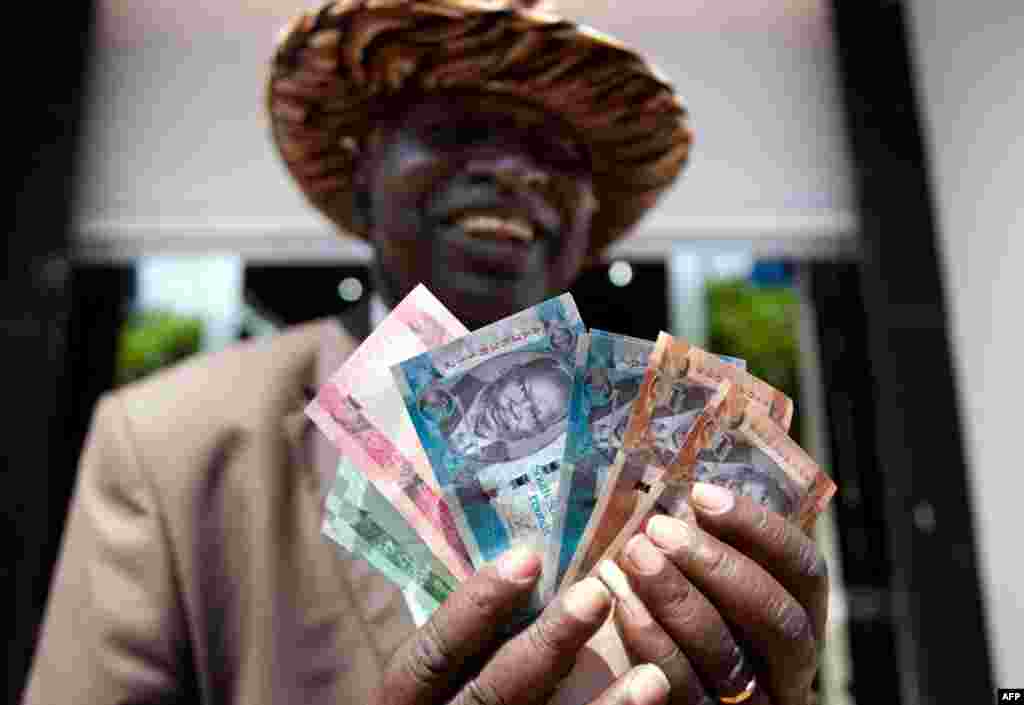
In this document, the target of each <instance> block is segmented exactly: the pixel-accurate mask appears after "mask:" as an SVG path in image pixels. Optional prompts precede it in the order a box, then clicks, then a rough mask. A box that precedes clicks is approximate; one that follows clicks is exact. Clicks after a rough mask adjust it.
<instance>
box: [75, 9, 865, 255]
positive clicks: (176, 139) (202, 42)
mask: <svg viewBox="0 0 1024 705" xmlns="http://www.w3.org/2000/svg"><path fill="white" fill-rule="evenodd" d="M310 4H311V3H309V2H307V1H306V0H247V1H246V2H244V3H230V2H229V3H210V2H207V0H149V1H148V2H142V3H140V2H133V1H132V0H99V2H98V3H97V5H98V11H99V16H98V18H97V19H98V21H97V29H98V32H97V34H98V52H97V56H96V61H95V70H94V72H93V81H92V91H91V93H92V94H91V101H90V109H89V111H88V118H87V125H86V130H85V140H84V149H83V159H84V165H83V167H84V168H83V172H82V174H83V179H82V188H81V190H80V202H79V204H78V208H77V214H76V216H77V221H78V229H79V231H80V232H81V233H82V236H83V238H84V239H87V240H88V239H92V240H95V241H104V240H110V239H117V238H119V237H120V238H121V239H135V240H139V239H143V240H147V241H148V242H150V243H152V244H153V245H154V246H159V245H160V244H161V243H163V245H166V244H167V243H169V242H172V241H175V240H176V241H179V242H192V243H195V242H201V241H205V242H207V243H209V247H211V248H213V249H220V248H232V247H234V246H236V245H238V244H239V243H244V242H245V241H247V240H250V241H251V240H254V239H255V240H257V241H259V240H266V239H267V237H268V235H269V236H270V237H271V238H272V239H273V240H274V246H275V247H277V248H285V249H287V250H289V251H292V252H299V253H301V252H302V251H303V249H304V248H305V249H307V251H308V250H309V249H310V248H312V247H315V244H316V243H315V242H312V241H316V239H317V237H323V236H326V237H328V238H330V236H331V233H332V232H333V231H332V229H331V228H330V227H329V226H328V225H327V223H326V221H324V219H322V218H320V217H319V216H318V215H317V214H316V213H315V212H314V211H313V209H312V208H310V207H309V206H307V205H306V203H305V202H304V201H303V199H302V198H301V197H300V196H299V194H298V190H297V189H296V188H295V187H294V185H293V184H292V183H291V181H290V179H289V178H288V176H287V174H286V173H285V170H284V169H283V167H282V166H281V164H280V162H279V159H278V158H277V156H276V155H275V154H274V153H273V151H272V148H271V144H270V139H269V135H268V130H267V120H266V118H265V116H264V114H263V105H262V100H263V97H262V92H263V89H264V81H265V80H266V70H267V64H268V61H269V59H270V56H271V53H272V50H273V45H274V37H275V36H276V33H277V30H278V29H279V28H280V27H281V26H283V25H284V24H285V22H286V21H287V20H288V19H289V18H290V17H291V16H293V15H294V14H295V13H296V12H297V11H300V10H302V9H305V8H306V7H308V6H310ZM559 5H560V6H561V7H562V9H563V11H564V13H565V14H566V15H567V16H568V17H571V18H573V19H577V20H580V21H585V22H587V23H589V24H592V25H593V26H595V27H597V28H599V29H601V30H603V31H607V32H608V33H610V34H613V35H615V36H617V37H619V38H620V39H622V40H623V41H625V42H627V43H629V44H632V45H637V46H640V47H641V48H642V49H643V51H644V52H645V54H647V55H648V56H649V57H650V58H651V59H652V60H653V61H654V62H655V63H656V64H657V65H658V66H659V67H660V68H661V69H662V70H663V72H664V73H665V74H667V75H668V76H669V77H670V78H671V79H672V80H673V81H675V83H676V85H677V87H678V89H679V92H680V94H681V97H682V99H683V102H684V104H685V105H687V106H688V108H689V109H690V111H691V114H692V121H693V125H694V128H695V130H696V133H697V139H696V146H695V149H694V152H693V157H692V160H691V163H690V165H689V167H688V168H687V171H686V173H685V176H684V177H683V179H682V180H681V183H679V185H678V186H677V187H676V188H675V189H674V190H673V191H672V193H671V194H670V195H669V196H668V197H667V198H666V199H665V200H664V202H663V203H662V204H661V207H659V208H658V209H657V210H656V211H655V212H654V214H653V215H652V217H651V218H649V219H648V220H647V221H645V223H644V228H643V230H645V231H647V232H652V233H653V232H655V231H657V233H656V236H657V238H659V241H660V242H663V243H664V242H665V240H666V239H667V238H670V237H684V238H685V237H689V238H693V237H697V238H705V237H712V238H714V237H731V238H743V237H746V236H751V237H755V238H756V237H758V236H768V237H780V236H781V237H800V238H804V239H814V238H817V237H818V236H819V235H828V234H830V231H833V232H832V233H831V234H834V231H835V230H837V229H841V230H847V231H849V230H850V229H851V228H850V227H849V225H850V223H849V220H850V218H849V215H850V213H851V211H852V210H853V204H852V195H851V188H850V183H849V176H848V162H847V157H846V141H845V137H844V133H843V125H842V119H841V104H840V103H839V101H838V99H837V96H836V86H835V70H834V63H833V42H832V35H831V31H830V25H829V17H828V13H827V11H826V8H827V7H828V2H827V0H717V1H715V2H712V1H711V0H644V2H640V3H623V2H618V3H615V2H612V1H611V0H563V1H562V2H560V3H559ZM669 246H670V243H665V244H663V245H662V246H661V247H662V248H663V249H664V250H667V249H668V248H669ZM144 250H145V248H144ZM363 254H365V252H364V253H363Z"/></svg>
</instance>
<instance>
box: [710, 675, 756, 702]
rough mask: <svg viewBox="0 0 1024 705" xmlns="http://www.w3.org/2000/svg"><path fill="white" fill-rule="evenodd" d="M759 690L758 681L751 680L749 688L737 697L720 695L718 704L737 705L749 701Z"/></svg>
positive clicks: (748, 684)
mask: <svg viewBox="0 0 1024 705" xmlns="http://www.w3.org/2000/svg"><path fill="white" fill-rule="evenodd" d="M755 690H757V679H756V678H751V679H750V682H749V683H747V687H746V688H744V689H743V690H742V691H740V692H739V693H737V694H736V695H719V696H718V702H720V703H724V704H725V705H736V703H741V702H743V701H744V700H746V699H748V698H749V697H750V696H751V695H753V694H754V691H755Z"/></svg>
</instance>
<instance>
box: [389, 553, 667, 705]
mask: <svg viewBox="0 0 1024 705" xmlns="http://www.w3.org/2000/svg"><path fill="white" fill-rule="evenodd" d="M540 569H541V562H540V559H539V557H538V556H537V555H536V554H534V553H530V552H529V551H526V550H514V551H510V552H509V553H507V554H506V555H504V556H502V557H501V558H500V559H499V560H498V561H497V563H496V564H495V565H493V566H488V567H486V568H483V569H482V570H480V571H479V572H477V573H476V574H475V575H474V576H473V577H471V578H470V579H469V580H467V581H466V582H465V583H463V584H462V585H461V586H460V587H459V589H458V590H457V591H456V592H455V593H453V594H452V595H451V596H450V597H449V598H448V600H447V601H446V602H445V603H444V604H443V605H442V606H441V607H440V608H439V609H438V610H437V612H436V613H434V615H433V616H432V617H431V619H430V621H429V622H427V624H425V625H424V626H423V627H422V628H421V629H419V630H417V631H416V633H414V634H413V635H412V637H410V639H409V640H408V641H407V642H406V643H405V644H403V645H402V647H400V648H399V650H398V651H397V652H396V653H395V656H394V658H392V660H391V662H390V664H389V665H388V667H387V669H386V670H385V673H384V676H383V677H382V679H381V682H380V684H379V686H378V688H377V690H376V693H375V697H374V699H373V701H372V702H373V703H374V705H535V704H541V703H546V702H547V701H548V700H549V699H550V698H551V696H552V694H553V693H554V691H555V690H556V688H557V687H558V685H559V683H560V682H561V681H562V679H564V678H565V676H566V675H568V673H569V671H570V670H571V669H572V667H573V664H574V662H575V660H576V656H577V654H578V653H579V652H580V649H581V648H582V647H583V645H584V644H585V643H586V642H587V641H588V640H589V639H590V637H591V636H593V635H594V633H595V632H596V631H597V630H598V628H599V627H600V626H601V625H602V623H604V621H605V619H606V618H607V616H608V613H609V611H610V609H611V602H612V600H611V595H610V594H609V592H608V590H607V588H606V587H605V586H604V585H603V584H602V583H601V581H599V580H597V579H596V578H590V579H587V580H584V581H582V582H580V583H579V584H578V585H576V586H574V587H573V589H572V590H570V591H568V592H567V593H566V594H565V596H563V597H562V598H560V599H558V600H556V601H554V602H552V603H551V604H550V605H548V607H547V609H545V610H544V612H543V613H542V614H541V616H540V617H539V618H538V619H537V620H536V621H535V622H534V623H533V624H532V625H530V626H529V627H528V628H527V629H525V630H524V631H523V632H521V633H520V634H518V635H517V636H515V637H514V638H512V639H510V640H507V641H506V640H504V639H503V633H504V630H503V627H504V625H507V624H508V623H509V622H510V621H511V620H513V619H514V617H515V614H516V612H517V610H518V609H521V608H522V607H523V606H524V605H525V603H526V600H527V597H528V595H529V593H530V590H531V589H532V588H533V586H534V583H535V582H536V581H537V578H538V577H539V575H540ZM668 693H669V682H668V679H667V678H666V677H665V675H664V674H663V673H662V671H661V670H660V669H658V668H657V667H656V666H652V665H642V666H638V667H636V668H633V669H632V670H630V671H629V672H628V673H626V674H625V675H623V676H622V677H621V678H619V679H618V680H616V681H615V682H614V683H612V685H611V686H610V687H609V688H608V689H607V690H605V691H604V692H603V693H602V694H601V695H599V696H598V697H597V698H596V699H595V700H594V701H593V703H592V705H662V704H663V703H665V702H666V700H667V697H668Z"/></svg>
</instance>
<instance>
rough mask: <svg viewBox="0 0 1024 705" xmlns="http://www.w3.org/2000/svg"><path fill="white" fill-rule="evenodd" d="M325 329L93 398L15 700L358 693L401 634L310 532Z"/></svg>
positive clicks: (358, 570)
mask: <svg viewBox="0 0 1024 705" xmlns="http://www.w3.org/2000/svg"><path fill="white" fill-rule="evenodd" d="M327 325H330V324H327V323H315V324H309V325H305V326H301V327H297V328H294V329H292V330H290V331H288V332H286V333H284V334H282V335H280V336H278V337H275V338H273V339H269V340H260V341H255V342H249V343H245V344H242V345H239V346H236V347H234V348H232V349H229V350H226V351H223V352H220V353H216V354H214V355H209V356H203V357H199V358H196V359H194V360H193V361H190V362H187V363H185V364H183V365H179V366H177V367H175V368H173V369H170V370H168V371H165V372H163V373H161V374H159V375H156V376H155V377H153V378H151V379H148V380H145V381H143V382H141V383H138V384H135V385H132V386H129V387H126V388H122V389H120V390H118V391H116V392H113V393H110V394H107V395H106V396H105V397H104V398H103V399H102V401H101V402H100V403H99V405H98V407H97V409H96V412H95V416H94V419H93V423H92V429H91V431H90V433H89V437H88V440H87V443H86V448H85V451H84V453H83V456H82V460H81V465H80V467H79V474H78V480H77V486H76V490H75V495H74V499H73V501H72V506H71V512H70V516H69V519H68V524H67V528H66V531H65V536H64V544H63V547H62V551H61V556H60V559H59V563H58V566H57V569H56V573H55V577H54V580H53V585H52V588H51V594H50V601H49V605H48V608H47V613H46V617H45V621H44V625H43V630H42V634H41V638H40V642H39V645H38V648H37V653H36V657H35V661H34V664H33V667H32V672H31V674H30V678H29V682H28V686H27V689H26V691H25V696H24V698H25V702H26V703H30V704H32V705H75V704H76V703H83V704H84V703H89V704H90V705H113V704H115V703H157V702H161V703H162V702H203V703H211V704H212V703H218V704H219V703H239V704H241V703H245V704H246V705H259V704H260V703H346V702H350V703H356V702H365V701H366V696H367V694H368V692H369V690H370V689H371V688H372V687H373V685H374V683H375V682H376V680H377V678H378V675H379V673H380V671H381V668H382V665H383V664H384V663H385V661H386V660H387V658H388V657H389V656H390V655H391V653H392V652H393V651H394V650H395V648H396V647H397V646H398V644H399V643H400V642H401V641H402V640H403V639H404V638H405V637H406V636H407V635H408V634H409V633H411V631H412V629H413V625H412V623H411V620H410V618H409V616H408V614H407V612H406V610H405V605H404V602H403V600H402V598H401V595H400V593H399V592H398V591H397V590H396V589H395V588H393V587H392V586H391V585H390V584H389V583H387V581H385V580H384V578H383V577H381V576H379V575H378V574H376V573H375V572H372V571H371V570H370V569H369V568H368V566H367V565H366V564H365V563H364V562H362V561H360V560H355V559H353V558H351V556H348V555H347V554H344V552H343V551H342V550H341V549H338V548H337V547H335V546H334V545H333V544H331V543H329V542H328V541H327V540H326V539H324V538H323V537H322V536H321V535H320V531H319V517H320V510H319V497H320V493H321V490H322V488H321V484H322V481H321V480H320V479H319V478H318V476H317V473H316V472H315V471H314V469H313V463H312V462H311V459H310V457H309V455H310V453H309V448H310V444H309V442H308V441H309V434H311V433H313V427H312V425H311V424H310V423H309V422H308V421H306V417H305V415H304V414H303V413H302V409H303V407H304V405H305V398H304V394H303V390H304V389H306V388H309V387H311V386H312V385H313V384H314V382H315V378H316V376H315V371H316V368H317V356H318V350H319V348H320V344H321V339H322V336H323V335H324V333H325V327H326V326H327ZM341 345H342V346H346V345H347V346H350V349H351V346H353V342H352V341H351V339H343V342H342V343H341ZM342 352H344V351H343V350H342Z"/></svg>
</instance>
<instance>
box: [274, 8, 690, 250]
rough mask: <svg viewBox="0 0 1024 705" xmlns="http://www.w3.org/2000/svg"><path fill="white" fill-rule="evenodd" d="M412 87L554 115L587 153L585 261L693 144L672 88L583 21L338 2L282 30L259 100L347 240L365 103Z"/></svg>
mask: <svg viewBox="0 0 1024 705" xmlns="http://www.w3.org/2000/svg"><path fill="white" fill-rule="evenodd" d="M410 90H415V91H418V92H422V93H425V94H435V93H444V92H452V91H473V92H477V93H483V94H496V95H501V96H504V97H513V98H517V99H519V100H522V101H524V102H527V103H529V104H531V105H534V106H536V107H539V108H540V109H542V110H544V111H546V112H547V113H549V114H551V115H554V116H558V117H559V118H561V119H562V121H563V122H564V123H566V124H567V125H568V126H569V127H570V128H571V129H572V131H573V132H574V133H575V136H576V138H577V142H578V144H579V145H580V146H582V147H584V148H585V149H586V150H587V151H588V153H589V156H590V161H591V168H592V172H593V179H594V191H595V196H596V197H597V200H598V211H597V213H596V214H595V216H594V219H593V223H592V226H591V233H590V245H589V254H590V255H591V256H592V257H593V256H596V255H598V254H599V253H600V252H602V251H603V250H604V248H605V247H607V246H608V245H609V244H610V243H611V242H613V241H614V240H615V239H617V238H619V237H621V236H622V235H623V234H624V233H625V232H626V231H628V230H629V228H630V227H632V226H633V225H634V224H635V223H636V222H637V221H638V220H639V219H640V217H642V216H643V214H644V213H645V212H646V211H647V210H648V209H649V208H650V207H651V206H652V205H654V203H655V202H656V201H657V199H658V198H659V196H660V195H661V194H662V193H663V192H664V191H665V190H666V189H667V188H668V187H669V186H670V185H671V184H672V183H673V182H674V181H675V179H676V177H677V176H678V175H679V173H680V171H681V170H682V167H683V165H684V164H685V162H686V159H687V157H688V155H689V151H690V145H691V143H692V134H691V132H690V130H689V127H688V125H687V122H686V111H685V110H684V109H683V107H682V105H681V104H680V103H679V101H678V99H677V97H676V96H675V93H674V91H673V89H672V86H671V85H670V84H669V83H668V82H667V81H666V80H665V79H664V78H663V77H661V76H660V75H659V74H658V73H657V72H656V70H655V69H654V68H653V67H652V66H650V65H649V64H648V63H647V62H645V61H644V60H643V58H642V57H640V56H639V55H638V54H636V53H634V52H632V51H630V50H629V49H627V48H626V47H625V46H623V45H622V44H621V43H619V42H617V41H616V40H614V39H612V38H610V37H607V36H605V35H603V34H601V33H599V32H597V31H595V30H593V29H591V28H588V27H585V26H583V25H577V24H574V23H572V22H569V21H566V20H564V19H562V18H560V17H558V16H556V15H553V14H550V13H547V12H540V11H537V10H530V9H523V8H520V7H518V6H517V5H516V4H515V3H513V2H511V1H510V0H429V1H426V2H409V1H408V0H347V1H346V0H338V1H337V2H332V3H328V4H327V5H324V6H323V7H322V8H321V9H319V10H317V11H308V12H305V13H303V14H301V15H299V16H298V17H296V18H295V19H294V20H293V21H292V22H291V23H290V24H289V25H288V27H286V28H285V30H284V31H283V33H282V35H281V38H280V40H279V43H278V47H277V50H276V52H275V54H274V58H273V61H272V64H271V70H270V76H269V80H268V85H267V94H266V98H267V109H268V112H269V115H270V124H271V133H272V137H273V141H274V143H275V145H276V146H277V149H278V151H279V153H280V155H281V157H282V158H283V159H284V162H285V164H286V165H287V168H288V170H289V172H290V173H291V175H292V176H293V177H294V178H295V180H296V181H297V182H298V184H299V187H300V189H301V190H302V192H303V193H304V194H305V195H306V197H307V198H308V199H309V200H310V202H311V203H313V204H314V205H315V206H316V207H317V208H318V209H319V210H320V211H321V212H323V213H324V214H325V215H326V216H327V217H328V218H329V219H330V220H331V221H333V222H334V223H335V224H336V225H338V226H339V227H340V228H341V229H342V230H344V231H346V232H348V233H351V234H353V235H356V236H358V237H361V238H366V237H368V233H367V232H366V229H365V227H364V226H363V224H362V223H361V222H360V219H359V218H358V217H356V215H355V213H356V210H355V201H354V197H353V196H354V191H353V177H354V173H355V169H356V164H357V162H358V159H359V154H360V151H361V150H362V149H363V147H364V146H365V140H366V138H367V137H368V136H369V134H370V133H371V132H372V130H373V126H374V120H373V119H371V115H372V114H373V112H374V111H373V108H374V106H379V105H380V103H381V102H382V101H387V100H388V99H389V98H393V97H394V96H396V95H400V94H403V93H405V92H406V91H410Z"/></svg>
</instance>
